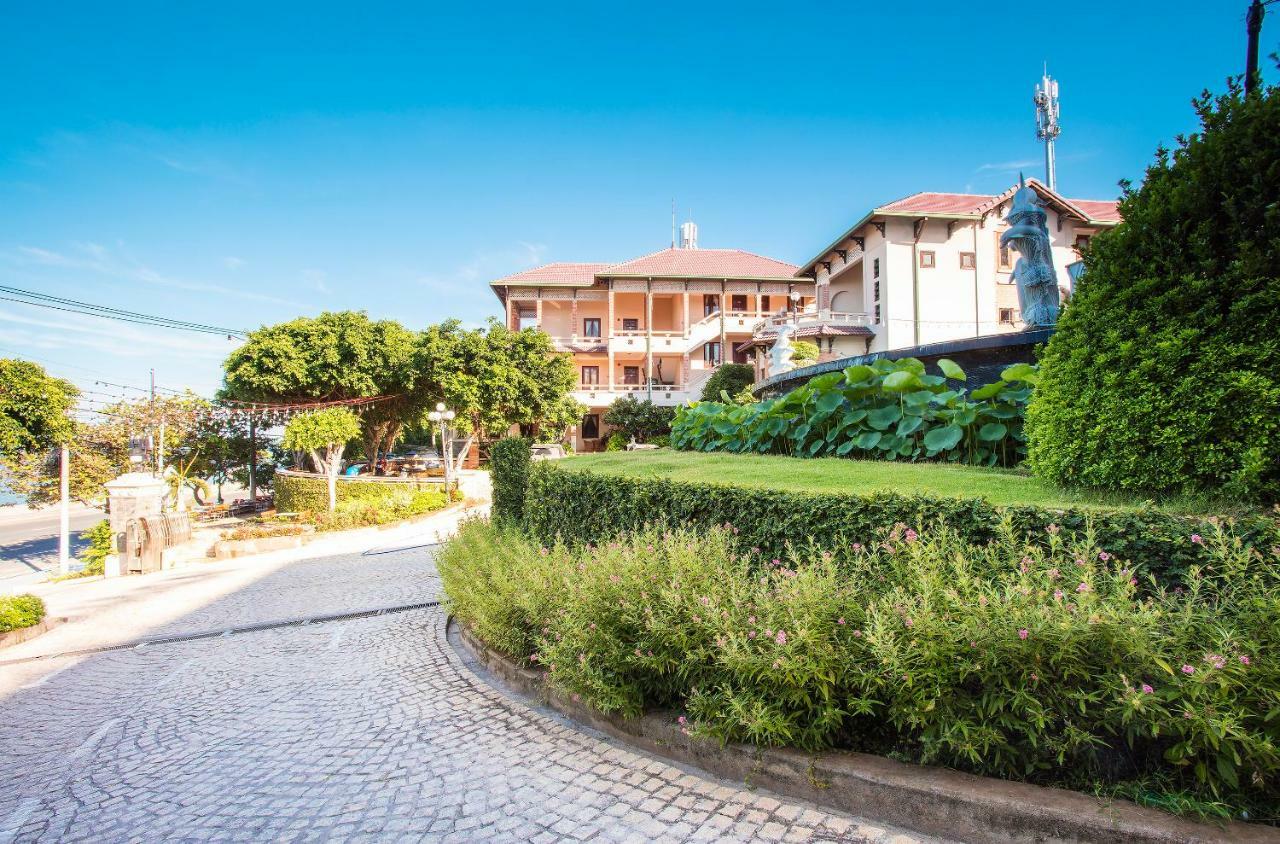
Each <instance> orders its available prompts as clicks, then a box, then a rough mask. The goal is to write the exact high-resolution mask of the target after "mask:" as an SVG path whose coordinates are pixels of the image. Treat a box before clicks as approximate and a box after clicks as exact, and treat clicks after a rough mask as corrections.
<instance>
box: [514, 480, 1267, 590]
mask: <svg viewBox="0 0 1280 844" xmlns="http://www.w3.org/2000/svg"><path fill="white" fill-rule="evenodd" d="M497 482H498V481H497V479H496V478H495V483H497ZM524 516H525V524H526V527H527V529H528V530H529V531H530V532H531V533H532V534H533V536H534V537H536V538H537V539H538V540H540V541H542V542H544V543H551V542H554V541H555V539H556V538H557V537H559V538H561V539H563V540H565V541H566V542H570V543H582V542H592V543H599V542H601V541H605V540H609V539H612V538H614V537H617V536H619V535H621V534H623V533H626V532H630V531H634V530H637V529H639V528H642V527H643V526H645V525H647V524H665V525H670V526H677V525H678V526H693V527H708V526H712V525H724V524H728V525H731V526H732V528H734V529H735V534H736V535H737V537H738V540H739V543H740V546H741V547H742V548H744V549H746V548H758V549H760V553H762V554H765V555H767V556H769V557H784V556H785V555H786V553H787V548H788V545H808V544H809V543H810V542H812V543H815V544H816V545H818V546H819V547H820V548H821V549H822V550H828V551H831V552H833V553H834V554H836V555H838V556H843V555H846V554H849V553H850V549H852V547H853V545H854V543H861V544H863V545H870V544H873V543H876V542H879V541H881V540H882V539H883V538H884V535H885V534H886V533H887V531H888V530H889V529H891V528H892V527H893V526H894V525H895V524H897V523H903V524H906V525H908V526H911V527H914V528H916V529H921V530H928V529H930V528H931V527H935V526H939V525H945V526H947V527H949V528H950V529H952V530H954V531H956V532H957V533H958V534H959V535H960V537H961V538H963V539H965V540H967V541H970V542H974V543H980V544H981V543H986V542H991V541H993V540H995V539H996V538H997V536H998V535H999V531H1000V528H1001V525H1002V524H1003V522H1004V521H1005V520H1008V521H1009V523H1010V524H1011V526H1012V528H1013V529H1014V530H1015V531H1016V532H1017V533H1019V534H1023V535H1025V536H1026V537H1027V538H1028V540H1029V541H1030V542H1032V543H1033V544H1035V545H1039V546H1042V547H1047V546H1048V544H1049V538H1050V533H1049V531H1050V530H1057V531H1059V533H1060V534H1061V538H1062V539H1063V540H1064V541H1070V540H1072V539H1074V538H1079V539H1084V537H1085V535H1086V534H1087V533H1088V532H1089V531H1092V532H1093V536H1092V539H1091V540H1090V544H1093V545H1096V546H1097V547H1100V548H1103V549H1106V550H1107V552H1108V553H1109V554H1112V555H1115V556H1117V557H1119V558H1120V559H1122V560H1126V561H1128V562H1129V563H1130V564H1132V565H1133V566H1135V567H1136V568H1137V569H1138V570H1140V571H1143V572H1147V573H1150V574H1151V575H1153V576H1155V577H1156V578H1157V580H1158V581H1160V582H1164V583H1173V582H1178V581H1181V579H1182V576H1183V575H1184V574H1185V573H1186V571H1187V569H1188V568H1189V567H1191V566H1194V565H1202V564H1203V563H1204V555H1203V547H1202V546H1201V545H1200V544H1199V543H1197V542H1196V541H1194V539H1193V537H1196V536H1197V535H1202V536H1205V537H1208V536H1210V535H1212V534H1213V533H1214V532H1215V530H1216V527H1215V520H1213V519H1211V518H1186V517H1181V516H1174V515H1170V514H1166V513H1161V512H1156V511H1151V510H1138V511H1114V512H1113V511H1087V510H1081V509H1070V510H1050V509H1047V508H1043V507H1036V506H1019V507H1005V506H997V505H994V504H991V503H989V502H988V501H986V500H985V499H981V498H948V497H930V496H923V495H899V494H896V493H884V492H877V493H872V494H868V495H858V494H853V493H843V494H830V493H823V494H816V493H801V492H788V491H781V490H771V489H753V488H745V487H731V486H723V485H717V484H710V483H705V484H704V483H685V482H677V481H671V480H665V479H648V478H624V477H617V476H613V475H604V474H597V473H594V472H583V471H571V470H567V469H563V468H559V467H556V466H555V465H554V464H552V463H538V464H536V465H535V466H534V467H533V468H532V470H531V471H530V473H529V486H528V490H527V492H526V496H525V503H524ZM1051 526H1053V527H1051ZM1232 533H1233V535H1234V536H1235V538H1236V539H1238V541H1240V542H1241V543H1243V544H1244V545H1247V546H1251V547H1254V548H1257V549H1259V551H1260V552H1261V553H1263V554H1265V555H1274V554H1275V553H1277V552H1276V551H1275V548H1276V547H1277V546H1280V520H1277V519H1274V518H1264V517H1255V518H1251V519H1247V520H1242V521H1239V522H1236V523H1234V524H1232Z"/></svg>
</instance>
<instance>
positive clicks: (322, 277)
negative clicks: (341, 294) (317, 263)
mask: <svg viewBox="0 0 1280 844" xmlns="http://www.w3.org/2000/svg"><path fill="white" fill-rule="evenodd" d="M302 280H303V281H305V282H306V283H307V284H308V285H310V286H311V287H314V288H315V290H316V292H317V293H325V294H328V293H332V292H333V291H332V290H331V289H330V288H329V283H328V282H329V274H328V273H326V272H323V271H321V270H303V271H302Z"/></svg>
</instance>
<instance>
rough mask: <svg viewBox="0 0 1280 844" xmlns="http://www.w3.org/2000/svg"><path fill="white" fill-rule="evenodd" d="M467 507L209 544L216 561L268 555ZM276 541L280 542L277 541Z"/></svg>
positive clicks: (456, 505) (458, 504) (372, 532)
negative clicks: (361, 524)
mask: <svg viewBox="0 0 1280 844" xmlns="http://www.w3.org/2000/svg"><path fill="white" fill-rule="evenodd" d="M466 509H467V505H466V502H463V501H456V502H454V503H452V504H449V505H447V506H445V507H442V508H441V509H439V510H432V511H430V512H427V513H422V514H420V515H418V516H413V517H411V518H408V519H404V520H402V521H398V522H387V523H386V524H384V525H366V526H364V527H358V528H350V529H348V530H327V531H311V532H306V533H300V534H292V535H287V536H264V537H260V538H258V539H219V540H217V541H215V542H214V543H213V545H211V546H210V551H211V552H212V554H211V555H210V557H211V558H212V559H216V560H234V559H236V558H239V557H254V556H257V555H258V554H269V553H271V552H273V551H287V550H291V549H293V548H301V547H303V546H304V545H310V544H312V543H313V542H317V541H323V540H326V539H350V538H353V537H354V538H359V537H361V536H366V535H368V536H377V535H378V534H379V533H382V532H385V531H389V530H396V529H398V528H404V527H410V526H411V525H416V524H420V523H422V522H426V521H430V520H431V519H434V518H437V517H439V516H443V515H449V514H453V513H456V512H458V511H459V510H466ZM361 531H363V533H362V532H361ZM277 540H279V542H276V541H277Z"/></svg>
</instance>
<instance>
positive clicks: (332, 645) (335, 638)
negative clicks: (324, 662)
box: [329, 624, 347, 651]
mask: <svg viewBox="0 0 1280 844" xmlns="http://www.w3.org/2000/svg"><path fill="white" fill-rule="evenodd" d="M346 629H347V625H345V624H343V625H341V626H339V627H338V628H337V629H336V630H334V631H333V635H332V636H330V637H329V650H331V651H336V650H337V649H338V643H339V642H341V641H342V631H344V630H346Z"/></svg>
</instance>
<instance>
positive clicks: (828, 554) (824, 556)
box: [822, 551, 831, 560]
mask: <svg viewBox="0 0 1280 844" xmlns="http://www.w3.org/2000/svg"><path fill="white" fill-rule="evenodd" d="M822 559H824V560H830V559H831V552H830V551H823V552H822Z"/></svg>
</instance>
